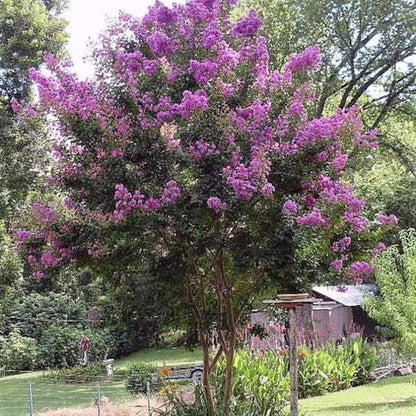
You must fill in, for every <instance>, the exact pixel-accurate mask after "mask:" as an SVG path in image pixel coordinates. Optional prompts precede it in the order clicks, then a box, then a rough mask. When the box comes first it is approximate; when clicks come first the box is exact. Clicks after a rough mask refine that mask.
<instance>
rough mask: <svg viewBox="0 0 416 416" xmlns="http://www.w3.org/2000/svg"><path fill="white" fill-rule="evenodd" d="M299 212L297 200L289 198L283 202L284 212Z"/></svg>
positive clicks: (287, 213) (286, 213) (288, 213)
mask: <svg viewBox="0 0 416 416" xmlns="http://www.w3.org/2000/svg"><path fill="white" fill-rule="evenodd" d="M296 212H298V204H297V203H296V202H295V201H292V200H290V199H289V200H288V201H286V202H285V203H284V204H283V207H282V213H283V214H285V215H290V214H296Z"/></svg>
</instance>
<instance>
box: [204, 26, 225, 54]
mask: <svg viewBox="0 0 416 416" xmlns="http://www.w3.org/2000/svg"><path fill="white" fill-rule="evenodd" d="M221 40H222V32H221V30H219V29H218V23H217V22H211V23H210V24H209V25H208V26H207V27H206V28H205V31H204V46H205V47H206V48H207V49H213V48H214V47H215V46H217V44H218V43H219V42H220V41H221Z"/></svg>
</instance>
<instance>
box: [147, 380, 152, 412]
mask: <svg viewBox="0 0 416 416" xmlns="http://www.w3.org/2000/svg"><path fill="white" fill-rule="evenodd" d="M146 393H147V394H146V395H147V415H148V416H152V411H151V409H150V382H149V381H147V382H146Z"/></svg>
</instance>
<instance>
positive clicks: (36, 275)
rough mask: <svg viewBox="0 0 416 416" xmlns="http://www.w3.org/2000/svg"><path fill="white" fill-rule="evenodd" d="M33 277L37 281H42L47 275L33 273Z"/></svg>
mask: <svg viewBox="0 0 416 416" xmlns="http://www.w3.org/2000/svg"><path fill="white" fill-rule="evenodd" d="M33 276H34V277H35V278H36V279H38V280H40V279H42V278H43V277H45V273H43V272H35V273H33Z"/></svg>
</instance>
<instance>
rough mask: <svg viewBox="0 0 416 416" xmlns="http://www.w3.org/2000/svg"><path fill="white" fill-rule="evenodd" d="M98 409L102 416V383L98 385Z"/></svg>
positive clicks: (99, 414)
mask: <svg viewBox="0 0 416 416" xmlns="http://www.w3.org/2000/svg"><path fill="white" fill-rule="evenodd" d="M97 409H98V416H101V387H100V383H98V384H97Z"/></svg>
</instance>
